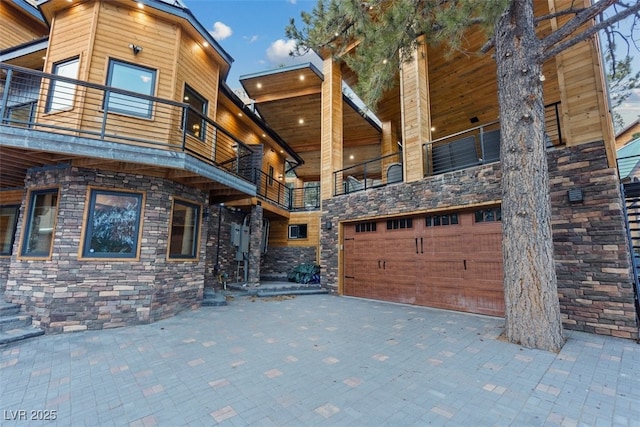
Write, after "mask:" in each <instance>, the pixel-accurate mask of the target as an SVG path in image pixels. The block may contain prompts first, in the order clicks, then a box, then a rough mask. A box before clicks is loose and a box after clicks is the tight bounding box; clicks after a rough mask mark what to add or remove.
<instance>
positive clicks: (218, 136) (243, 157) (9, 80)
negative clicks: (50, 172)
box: [0, 64, 255, 195]
mask: <svg viewBox="0 0 640 427" xmlns="http://www.w3.org/2000/svg"><path fill="white" fill-rule="evenodd" d="M0 130H1V131H2V140H1V141H2V142H1V144H0V146H2V149H3V157H4V156H5V154H6V155H7V156H8V155H9V153H11V154H13V155H14V157H16V158H17V157H19V154H20V153H21V151H11V150H14V149H15V150H22V149H26V150H31V151H34V152H35V153H40V154H34V155H33V156H32V155H28V156H25V158H27V157H28V158H32V159H33V158H35V157H36V156H40V157H39V158H38V161H34V162H32V163H31V164H30V163H29V162H28V161H26V160H25V162H24V164H23V165H19V166H21V167H16V168H15V170H14V172H13V174H12V172H11V171H9V170H8V169H9V168H8V167H7V168H5V165H4V164H3V168H2V169H5V170H4V171H2V173H1V174H0V175H1V178H2V180H1V182H0V186H5V187H6V186H11V185H12V184H13V185H14V186H21V185H22V180H23V179H24V176H19V175H20V173H21V172H22V173H24V170H25V169H26V168H28V167H31V166H34V165H37V164H38V163H40V164H47V162H48V164H55V162H56V160H55V159H56V158H59V159H66V160H69V159H71V160H75V161H79V159H81V160H80V163H82V161H86V159H89V158H90V159H98V160H97V161H96V160H94V161H91V162H86V163H87V164H100V162H101V161H102V162H112V163H113V162H121V163H126V164H130V165H133V166H131V168H132V169H133V170H136V169H137V168H136V166H135V165H145V166H144V167H140V168H142V169H143V168H145V167H146V168H147V169H148V170H150V171H151V170H152V169H154V168H156V169H157V170H162V171H164V172H163V176H166V177H169V178H172V179H174V178H175V179H176V180H178V181H180V179H182V180H183V181H185V182H197V183H199V184H200V185H199V186H200V187H202V188H203V189H214V188H220V187H225V188H227V189H233V190H235V191H239V192H243V193H246V194H250V195H254V194H255V187H254V184H253V179H252V178H253V177H252V176H251V174H247V173H244V172H245V171H247V170H248V171H250V170H251V169H250V166H251V165H252V164H253V156H254V151H253V150H252V149H251V147H250V146H248V145H246V144H244V143H243V142H242V141H240V140H239V139H237V138H236V137H234V136H233V135H232V134H231V133H230V132H228V131H227V130H225V129H223V128H222V127H220V126H219V125H218V124H217V123H216V122H215V121H213V120H211V119H210V118H208V117H206V116H204V115H203V114H202V113H200V112H198V111H195V110H194V109H192V108H191V107H190V106H189V105H188V104H185V103H181V102H176V101H172V100H168V99H162V98H157V97H151V96H145V95H142V94H139V93H133V92H128V91H124V90H119V89H116V88H113V87H107V86H101V85H96V84H92V83H88V82H84V81H79V80H75V79H70V78H66V77H62V76H57V75H51V74H46V73H42V72H39V71H34V70H30V69H26V68H21V67H16V66H12V65H8V64H0ZM38 141H39V142H38ZM43 152H46V153H50V154H49V155H47V154H44V155H43V154H41V153H43ZM16 153H17V154H16ZM52 159H53V160H52ZM58 161H59V160H58ZM3 163H4V161H3ZM150 173H151V172H150ZM156 173H159V172H157V171H156Z"/></svg>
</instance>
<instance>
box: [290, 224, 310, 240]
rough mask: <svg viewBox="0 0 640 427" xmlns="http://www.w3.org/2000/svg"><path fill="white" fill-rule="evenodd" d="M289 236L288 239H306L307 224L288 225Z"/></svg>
mask: <svg viewBox="0 0 640 427" xmlns="http://www.w3.org/2000/svg"><path fill="white" fill-rule="evenodd" d="M289 238H290V239H306V238H307V224H296V225H290V226H289Z"/></svg>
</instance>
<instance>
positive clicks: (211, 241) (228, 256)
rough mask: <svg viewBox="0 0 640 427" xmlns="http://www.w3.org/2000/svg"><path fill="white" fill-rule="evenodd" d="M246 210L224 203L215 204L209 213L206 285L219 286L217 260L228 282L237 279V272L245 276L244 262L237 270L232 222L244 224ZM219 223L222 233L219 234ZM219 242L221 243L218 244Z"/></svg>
mask: <svg viewBox="0 0 640 427" xmlns="http://www.w3.org/2000/svg"><path fill="white" fill-rule="evenodd" d="M245 215H247V213H246V212H243V211H240V210H237V209H235V208H229V207H226V206H223V205H213V206H211V208H210V213H209V221H208V224H209V236H208V238H207V262H206V272H205V286H206V287H218V277H217V276H216V274H215V271H214V270H215V265H216V260H217V262H218V264H219V265H220V271H221V272H223V273H226V274H227V276H228V282H229V283H232V282H235V281H236V272H238V273H239V275H240V277H244V272H243V266H242V263H241V265H240V270H239V271H237V262H236V261H235V259H236V247H235V246H233V245H232V244H231V224H233V223H234V222H235V223H236V224H242V221H243V219H244V217H245ZM218 225H219V226H220V233H219V234H218ZM218 242H219V243H220V245H219V246H218Z"/></svg>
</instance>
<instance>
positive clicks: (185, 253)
mask: <svg viewBox="0 0 640 427" xmlns="http://www.w3.org/2000/svg"><path fill="white" fill-rule="evenodd" d="M169 231H170V233H171V235H170V236H169V259H197V258H198V241H199V239H198V236H199V234H200V205H196V204H193V203H189V202H185V201H182V200H174V201H173V209H172V211H171V226H170V227H169Z"/></svg>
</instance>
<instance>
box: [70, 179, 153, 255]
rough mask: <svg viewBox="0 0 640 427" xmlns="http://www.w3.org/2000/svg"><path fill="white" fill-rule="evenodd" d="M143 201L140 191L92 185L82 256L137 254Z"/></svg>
mask: <svg viewBox="0 0 640 427" xmlns="http://www.w3.org/2000/svg"><path fill="white" fill-rule="evenodd" d="M142 205H143V196H142V194H139V193H125V192H120V191H110V190H97V189H91V190H90V191H89V201H88V207H87V209H88V213H87V223H86V224H85V227H86V228H85V234H84V242H83V248H82V256H83V257H86V258H136V257H137V256H138V246H139V231H140V218H141V214H142Z"/></svg>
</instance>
